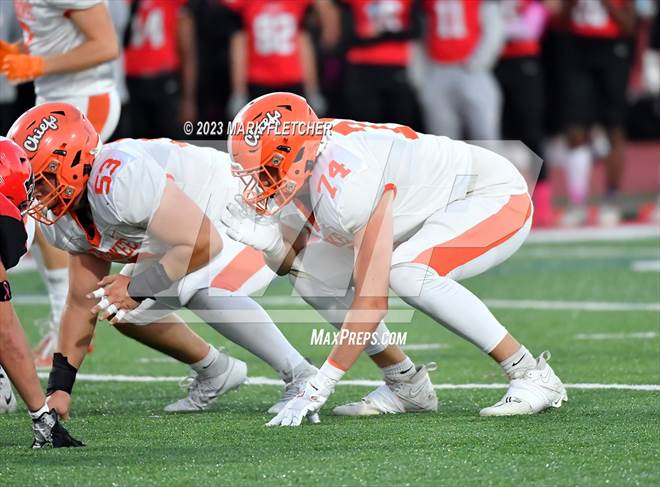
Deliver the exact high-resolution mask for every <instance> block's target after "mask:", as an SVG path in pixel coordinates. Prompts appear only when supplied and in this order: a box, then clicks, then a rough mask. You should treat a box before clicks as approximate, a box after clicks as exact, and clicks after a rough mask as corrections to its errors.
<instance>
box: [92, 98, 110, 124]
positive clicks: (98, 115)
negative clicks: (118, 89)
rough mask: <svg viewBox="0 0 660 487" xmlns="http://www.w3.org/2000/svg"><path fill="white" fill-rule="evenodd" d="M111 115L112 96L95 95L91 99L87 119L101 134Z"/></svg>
mask: <svg viewBox="0 0 660 487" xmlns="http://www.w3.org/2000/svg"><path fill="white" fill-rule="evenodd" d="M108 115H110V94H108V93H104V94H102V95H94V96H90V97H89V103H88V104H87V118H88V119H89V121H90V122H91V123H92V125H93V126H94V128H95V129H96V131H97V132H98V133H101V131H102V130H103V127H104V126H105V123H106V122H107V121H108Z"/></svg>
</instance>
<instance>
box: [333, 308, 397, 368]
mask: <svg viewBox="0 0 660 487" xmlns="http://www.w3.org/2000/svg"><path fill="white" fill-rule="evenodd" d="M386 314H387V300H383V299H375V298H356V299H355V301H354V302H353V304H352V306H351V309H350V310H348V313H346V318H345V321H344V325H343V326H342V328H341V332H340V342H339V343H338V344H337V345H335V346H334V348H333V349H332V352H330V355H329V357H328V358H329V359H330V361H331V363H332V364H333V365H334V366H335V367H339V368H340V369H342V370H344V371H346V370H348V369H350V368H351V367H352V366H353V364H354V363H355V362H356V361H357V359H358V357H359V356H360V354H361V353H362V352H363V351H364V348H365V347H366V346H367V344H368V343H369V340H370V337H371V334H372V333H373V332H375V331H376V328H378V324H379V323H380V322H381V320H383V319H384V318H385V315H386Z"/></svg>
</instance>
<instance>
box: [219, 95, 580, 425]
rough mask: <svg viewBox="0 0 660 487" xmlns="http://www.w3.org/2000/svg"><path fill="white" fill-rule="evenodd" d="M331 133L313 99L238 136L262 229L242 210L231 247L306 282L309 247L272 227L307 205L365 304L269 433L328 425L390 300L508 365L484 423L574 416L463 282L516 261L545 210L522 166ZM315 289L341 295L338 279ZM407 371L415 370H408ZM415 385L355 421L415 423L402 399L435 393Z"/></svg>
mask: <svg viewBox="0 0 660 487" xmlns="http://www.w3.org/2000/svg"><path fill="white" fill-rule="evenodd" d="M320 124H322V122H319V120H318V118H317V117H316V115H315V114H314V112H313V110H312V109H311V108H310V107H309V106H308V105H307V103H306V101H305V99H304V98H301V97H299V96H296V95H293V94H290V93H273V94H270V95H265V96H263V97H260V98H257V99H256V100H253V101H252V102H250V103H249V104H248V105H246V106H245V107H244V109H243V110H242V111H241V112H240V113H239V114H238V115H237V117H236V119H235V120H234V127H233V128H234V129H235V130H233V133H232V134H231V135H230V137H229V153H230V156H231V157H232V159H233V161H234V163H235V164H234V174H235V175H236V176H238V177H241V178H243V180H244V182H245V189H244V192H243V198H244V201H245V203H246V204H247V205H248V206H249V207H251V208H253V209H254V211H256V213H257V214H258V215H259V216H258V219H259V223H260V227H261V228H262V230H261V231H260V232H252V233H248V232H245V231H244V228H243V223H242V221H241V218H240V215H239V214H240V212H239V210H238V209H236V208H233V207H230V209H231V210H232V211H231V213H230V215H229V216H227V217H225V222H226V224H228V225H229V226H230V228H231V229H232V230H231V232H230V235H234V236H235V237H236V238H237V239H238V240H242V241H243V242H245V243H248V244H251V245H253V246H255V247H256V248H260V249H264V248H265V249H266V250H267V252H268V253H267V259H268V260H269V261H271V262H274V267H278V268H279V269H278V272H280V273H285V272H287V271H289V270H290V271H291V272H292V273H297V272H298V270H299V269H300V270H301V271H302V274H303V275H304V274H305V273H306V271H307V269H306V264H305V259H304V253H303V258H302V262H301V261H300V250H301V249H300V242H294V243H293V245H292V244H291V243H289V242H287V241H285V239H283V238H282V234H281V233H279V232H280V229H279V227H278V225H277V224H276V223H275V222H273V221H269V218H270V220H272V218H273V217H272V216H273V215H276V213H278V212H279V210H280V209H281V208H283V207H287V206H289V205H290V204H291V203H292V202H294V201H295V200H298V201H303V202H304V201H305V200H306V206H307V207H308V208H309V209H310V210H311V214H313V217H314V220H315V224H316V226H317V228H318V230H317V232H318V236H319V237H320V238H322V239H323V240H325V242H327V243H330V244H334V245H335V246H338V247H340V248H346V249H347V250H349V251H353V256H354V257H353V259H354V265H353V269H352V273H353V278H352V279H353V283H354V294H353V295H352V299H351V303H350V306H349V307H348V308H347V309H344V310H343V312H344V315H343V329H345V330H347V331H348V332H349V334H348V335H347V336H346V339H344V340H341V341H340V343H339V344H337V345H335V347H334V348H333V350H332V352H331V354H330V356H329V357H328V360H327V361H326V362H325V364H324V365H323V366H322V367H321V369H320V370H319V372H318V373H317V375H316V376H314V377H313V378H312V379H311V380H310V381H309V383H308V384H307V387H306V389H305V391H304V392H303V393H302V394H301V395H299V396H298V397H296V398H294V399H293V400H291V402H289V403H288V404H287V405H286V407H285V408H284V409H283V410H282V411H281V412H280V413H279V414H278V415H277V416H276V417H275V418H273V420H272V421H271V422H270V423H269V425H282V426H296V425H299V424H301V422H302V420H303V419H304V418H305V417H310V419H311V418H312V416H314V417H315V415H316V413H317V411H318V410H319V409H320V408H321V407H322V406H323V404H324V403H325V402H326V400H327V399H328V396H329V395H330V394H331V393H332V391H333V390H334V387H335V385H336V384H337V382H338V381H339V380H340V379H341V378H342V376H343V375H344V373H345V372H346V371H347V370H348V369H349V368H350V367H351V366H352V365H353V363H354V362H355V360H357V358H358V356H359V355H360V353H361V352H362V351H363V350H364V348H365V345H364V341H361V340H360V337H364V334H365V333H367V334H371V333H374V332H376V331H377V330H378V327H379V326H383V325H382V323H381V321H382V319H383V317H384V316H385V313H386V312H387V307H388V290H389V288H391V289H392V290H393V291H394V292H395V293H396V294H398V295H399V296H400V297H401V298H402V299H403V300H404V301H406V302H407V303H408V304H410V305H412V306H413V307H414V308H416V309H418V310H420V311H423V312H424V313H425V314H427V315H429V316H431V317H432V318H433V319H435V320H436V321H437V322H439V323H442V324H444V325H445V326H446V327H447V328H449V329H450V330H451V331H453V332H454V333H456V334H458V335H459V336H461V337H463V338H465V339H467V340H468V341H470V342H471V343H473V344H474V345H475V346H477V347H479V348H480V349H481V350H482V351H483V352H485V353H487V354H489V355H490V356H491V357H492V358H493V359H494V360H496V361H497V362H498V363H499V364H500V365H501V366H502V369H503V371H504V372H505V373H506V375H507V376H508V378H509V379H510V386H509V389H508V391H507V392H506V394H505V395H504V397H502V399H501V400H500V401H498V402H497V403H496V404H494V405H493V406H491V407H487V408H484V409H482V410H481V415H484V416H504V415H518V414H533V413H537V412H539V411H542V410H544V409H547V408H549V407H559V406H561V404H562V402H563V401H564V400H566V399H567V396H566V390H565V388H564V386H563V385H562V383H561V381H560V380H559V378H558V377H557V376H556V375H555V373H554V372H553V370H552V368H551V367H550V366H549V365H548V363H547V359H548V358H549V353H547V352H544V353H542V354H541V355H540V356H538V357H537V358H534V357H533V355H532V354H531V353H530V352H529V351H528V350H527V348H525V346H523V345H521V344H520V343H519V342H518V341H517V340H516V339H515V338H514V337H512V336H511V335H510V334H509V333H508V332H507V330H506V329H505V328H504V327H503V326H502V325H501V324H500V323H499V321H498V320H497V319H496V318H495V317H494V316H493V314H492V313H491V312H490V311H489V310H488V309H487V308H486V306H485V305H484V304H483V302H482V301H481V300H479V298H477V297H476V296H475V295H474V294H472V293H471V292H470V291H469V290H467V289H466V288H465V287H463V286H462V285H460V284H459V283H458V280H459V279H463V278H467V277H470V276H474V275H477V274H480V273H482V272H484V271H486V270H487V269H489V268H491V267H493V266H495V265H497V264H499V263H500V262H502V261H504V260H506V259H507V258H508V257H509V256H511V255H512V254H513V253H514V252H515V251H516V250H517V249H518V248H519V247H520V245H521V244H522V243H523V241H524V239H525V238H526V236H527V234H528V232H529V229H530V226H531V221H532V205H531V200H530V197H529V195H528V193H527V185H526V182H525V181H524V179H523V177H522V176H521V175H520V174H519V173H518V171H517V170H516V169H515V168H514V166H513V165H512V164H511V163H510V162H509V161H508V160H506V159H504V158H503V157H501V156H499V155H497V154H495V153H493V152H490V151H488V150H486V149H482V148H479V147H476V146H473V145H469V144H466V143H464V142H459V141H453V140H451V139H449V138H447V137H438V136H432V135H425V134H420V133H417V132H415V131H413V130H412V129H410V128H408V127H404V126H400V125H396V124H381V125H378V124H370V123H363V122H354V121H350V120H332V121H328V122H325V123H323V124H322V125H321V126H320ZM242 211H243V212H244V213H245V212H247V210H245V209H243V210H242ZM264 228H267V229H268V230H267V231H266V230H263V229H264ZM265 236H267V237H268V238H263V237H265ZM264 242H268V244H267V245H264ZM330 258H332V256H331V255H330ZM337 265H340V263H338V264H337ZM314 277H315V278H316V279H317V280H322V281H324V284H325V285H326V287H331V286H332V282H331V281H325V278H324V276H322V275H321V276H314ZM307 280H308V279H307ZM316 292H318V289H317V291H316ZM335 295H338V294H335ZM379 323H380V325H379ZM360 343H362V344H360ZM395 351H396V354H398V356H395V355H396V354H395V353H394V352H395ZM382 353H383V354H388V353H389V354H391V357H390V360H389V362H390V366H396V365H397V364H396V360H399V359H401V358H402V357H405V355H403V353H402V352H401V351H400V350H396V349H393V347H389V349H386V350H384V351H383V352H382ZM380 361H381V363H383V361H386V359H385V358H384V357H382V356H381V357H380ZM402 362H405V363H406V364H412V363H411V362H410V361H409V359H408V358H407V357H405V358H404V359H403V361H402ZM400 363H401V362H400ZM415 375H416V371H415V369H414V368H411V369H410V370H401V374H400V377H399V380H398V383H397V384H392V382H393V381H392V379H391V378H389V380H386V384H385V385H384V386H383V387H381V388H379V389H378V390H377V391H374V393H372V394H370V395H368V396H367V397H366V398H365V400H364V401H362V402H361V403H356V404H352V405H348V406H345V407H343V408H342V409H343V414H374V412H402V411H405V410H406V408H404V407H401V406H402V404H401V402H402V401H401V399H403V398H406V397H411V396H414V395H415V393H416V392H417V391H419V390H421V389H423V384H421V383H420V384H418V385H412V384H410V382H411V381H412V380H413V379H414V377H415ZM402 391H403V392H402Z"/></svg>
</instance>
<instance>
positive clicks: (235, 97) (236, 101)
mask: <svg viewBox="0 0 660 487" xmlns="http://www.w3.org/2000/svg"><path fill="white" fill-rule="evenodd" d="M248 101H250V100H248V96H247V95H246V94H245V93H232V94H231V96H230V97H229V100H228V101H227V115H228V116H229V118H234V117H235V116H236V114H237V113H238V112H240V111H241V109H242V108H243V107H244V106H245V105H247V103H248Z"/></svg>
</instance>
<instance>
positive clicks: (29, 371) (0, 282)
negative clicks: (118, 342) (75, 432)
mask: <svg viewBox="0 0 660 487" xmlns="http://www.w3.org/2000/svg"><path fill="white" fill-rule="evenodd" d="M33 190H34V179H33V177H32V168H31V167H30V162H29V161H28V158H27V155H26V154H25V152H24V151H23V150H22V149H21V148H20V147H19V146H18V145H16V144H15V143H13V142H12V141H11V140H9V139H6V138H4V137H0V363H1V364H2V367H4V369H5V371H6V372H7V375H8V376H9V378H10V379H11V381H12V382H13V383H14V386H15V387H16V389H18V393H19V394H20V396H21V397H22V398H23V400H24V401H25V404H26V405H27V407H28V412H29V413H30V417H31V418H32V430H33V433H34V440H33V442H32V448H43V447H45V446H53V447H55V448H58V447H69V446H72V447H75V446H84V445H83V444H82V443H81V442H80V441H78V440H76V439H75V438H73V437H71V435H69V433H68V431H67V430H66V429H65V428H64V427H63V426H62V425H61V424H60V423H59V420H58V417H57V412H56V411H55V410H54V409H50V408H49V406H48V404H47V402H46V396H45V395H44V392H43V390H42V389H41V384H40V383H39V378H38V377H37V371H36V370H35V368H34V362H33V360H32V354H31V353H30V349H29V347H28V343H27V339H26V338H25V333H24V332H23V329H22V328H21V324H20V322H19V320H18V316H16V312H15V311H14V308H13V306H12V305H11V298H12V295H11V286H10V284H9V281H8V280H7V270H8V269H11V268H12V267H14V266H15V265H16V264H17V263H18V260H19V259H20V258H21V256H22V255H23V254H24V253H25V252H26V251H27V249H26V246H25V244H26V240H27V233H26V231H25V225H24V223H23V217H22V215H21V212H25V211H26V210H27V208H28V206H29V204H30V200H31V198H32V193H33ZM0 370H2V369H1V368H0ZM59 379H60V377H59V376H53V380H52V381H49V384H48V388H49V390H50V389H51V388H52V387H53V385H54V383H55V382H56V381H58V380H59ZM0 400H6V398H5V397H0Z"/></svg>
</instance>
